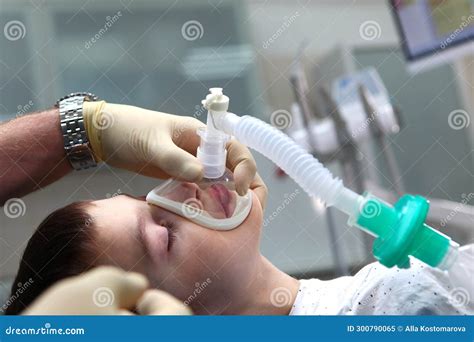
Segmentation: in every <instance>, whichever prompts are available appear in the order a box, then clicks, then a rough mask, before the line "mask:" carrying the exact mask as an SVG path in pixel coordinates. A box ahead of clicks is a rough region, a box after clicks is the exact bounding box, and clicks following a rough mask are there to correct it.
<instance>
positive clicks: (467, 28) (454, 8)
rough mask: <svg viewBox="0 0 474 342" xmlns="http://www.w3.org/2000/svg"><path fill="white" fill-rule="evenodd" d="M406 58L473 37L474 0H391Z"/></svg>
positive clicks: (432, 51) (439, 49) (440, 49)
mask: <svg viewBox="0 0 474 342" xmlns="http://www.w3.org/2000/svg"><path fill="white" fill-rule="evenodd" d="M390 2H391V5H392V9H393V12H394V14H395V19H396V22H397V24H398V29H399V32H400V36H401V41H402V45H403V50H404V53H405V56H406V58H407V59H408V60H409V61H416V60H419V59H421V58H425V57H429V56H430V55H435V54H439V53H441V52H443V51H445V50H449V49H452V48H453V47H456V46H459V45H460V44H462V43H465V42H467V41H471V40H472V39H473V38H474V1H473V0H390Z"/></svg>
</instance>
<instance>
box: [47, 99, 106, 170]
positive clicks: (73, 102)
mask: <svg viewBox="0 0 474 342" xmlns="http://www.w3.org/2000/svg"><path fill="white" fill-rule="evenodd" d="M86 99H87V100H89V99H90V100H93V101H94V100H96V99H97V97H96V96H95V95H92V94H88V93H75V94H70V95H67V96H65V97H63V98H61V99H60V100H58V102H57V103H56V106H57V107H59V117H60V122H61V132H62V135H63V140H64V149H65V150H66V154H67V157H68V159H69V162H70V163H71V165H72V167H73V168H74V170H84V169H88V168H90V167H95V166H97V163H96V161H95V159H94V155H93V154H92V151H91V149H90V146H89V139H88V138H87V133H86V129H85V126H84V118H83V113H82V107H83V104H84V100H86Z"/></svg>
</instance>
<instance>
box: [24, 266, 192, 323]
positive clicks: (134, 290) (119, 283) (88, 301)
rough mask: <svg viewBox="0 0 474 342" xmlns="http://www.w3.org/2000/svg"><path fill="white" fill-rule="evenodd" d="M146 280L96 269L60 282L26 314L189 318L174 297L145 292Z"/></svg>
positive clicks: (108, 268)
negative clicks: (176, 316)
mask: <svg viewBox="0 0 474 342" xmlns="http://www.w3.org/2000/svg"><path fill="white" fill-rule="evenodd" d="M147 288H148V281H147V279H146V278H145V277H144V276H143V275H141V274H138V273H128V272H125V271H123V270H119V269H118V268H114V267H99V268H96V269H94V270H92V271H89V272H87V273H84V274H82V275H79V276H75V277H71V278H67V279H64V280H62V281H59V282H58V283H56V284H55V285H53V286H52V287H50V288H49V289H48V290H46V292H45V293H44V294H42V295H41V296H40V297H39V298H38V299H36V300H35V301H34V302H33V304H32V305H31V306H30V307H28V308H27V309H26V310H25V311H24V313H23V314H25V315H119V314H129V315H131V314H132V313H131V311H130V310H132V309H135V308H137V311H138V313H139V314H144V315H154V314H163V315H165V314H166V315H189V314H191V311H190V310H189V309H188V308H187V307H186V306H185V305H184V304H183V303H181V302H179V301H178V300H177V299H176V298H174V297H172V296H171V295H169V294H166V293H164V292H162V291H158V290H147Z"/></svg>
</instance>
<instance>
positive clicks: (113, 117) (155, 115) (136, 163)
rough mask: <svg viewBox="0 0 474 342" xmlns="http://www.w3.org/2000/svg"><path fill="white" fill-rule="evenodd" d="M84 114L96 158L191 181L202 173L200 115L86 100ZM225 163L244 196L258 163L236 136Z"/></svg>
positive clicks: (165, 176) (198, 177)
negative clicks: (190, 115) (174, 113)
mask: <svg viewBox="0 0 474 342" xmlns="http://www.w3.org/2000/svg"><path fill="white" fill-rule="evenodd" d="M83 115H84V123H85V128H86V131H87V135H88V137H89V140H90V143H91V146H92V150H93V153H94V155H95V156H96V158H97V159H98V160H103V161H105V162H106V163H108V164H110V165H112V166H116V167H120V168H123V169H127V170H130V171H134V172H138V173H141V174H143V175H145V176H151V177H158V178H169V177H171V176H172V177H175V178H178V179H180V180H185V181H190V182H195V181H198V180H200V179H201V178H202V176H203V170H202V166H201V164H200V162H199V161H198V159H197V158H196V157H195V155H196V150H197V148H198V146H199V141H200V139H199V136H198V135H197V134H196V130H197V129H198V128H199V127H203V126H204V124H203V123H202V122H200V121H199V120H197V119H195V118H191V117H185V116H178V115H172V114H165V113H160V112H155V111H151V110H147V109H143V108H138V107H133V106H127V105H120V104H110V103H106V102H104V101H100V102H84V110H83ZM227 167H228V168H229V169H230V170H232V171H233V172H234V180H235V183H236V190H237V192H238V193H239V194H240V195H244V194H245V193H246V192H247V190H248V188H249V185H250V183H251V182H252V181H253V180H254V177H255V173H256V170H257V167H256V165H255V160H254V159H253V157H252V154H251V153H250V151H249V150H248V149H247V148H246V147H245V146H244V145H242V144H240V143H239V142H237V141H236V140H235V139H231V140H230V141H229V142H228V145H227Z"/></svg>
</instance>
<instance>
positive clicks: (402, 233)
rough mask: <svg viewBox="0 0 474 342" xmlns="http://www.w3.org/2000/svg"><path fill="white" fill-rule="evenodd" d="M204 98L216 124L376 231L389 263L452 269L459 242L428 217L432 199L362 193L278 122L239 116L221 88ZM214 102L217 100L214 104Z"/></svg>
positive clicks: (382, 257)
mask: <svg viewBox="0 0 474 342" xmlns="http://www.w3.org/2000/svg"><path fill="white" fill-rule="evenodd" d="M210 91H211V93H210V94H209V95H208V96H207V97H206V100H205V101H204V102H203V104H204V105H205V107H206V108H207V109H208V116H210V118H208V122H211V123H212V129H217V130H220V131H222V132H224V133H226V134H229V135H231V136H235V138H236V139H237V140H239V141H240V142H241V143H243V144H245V145H247V146H248V147H250V148H253V149H255V150H256V151H258V152H260V153H262V154H263V155H265V156H266V157H267V158H269V159H270V160H272V161H273V162H274V163H275V164H277V165H278V166H279V167H281V168H282V169H283V170H284V171H285V172H286V173H287V174H288V175H289V176H290V177H292V178H293V179H294V180H295V181H296V182H297V183H298V184H299V185H300V186H301V187H302V188H303V189H304V190H305V191H306V192H307V193H308V194H309V195H310V196H317V197H319V198H320V199H321V200H323V201H324V202H325V203H326V204H327V205H328V206H334V207H336V208H337V209H339V210H341V211H342V212H344V213H346V214H347V215H348V216H349V221H348V223H349V225H351V226H355V227H358V228H359V229H362V230H364V231H366V232H368V233H369V234H371V235H374V236H375V237H376V240H375V243H374V247H373V253H374V256H375V257H376V258H377V259H378V260H379V261H380V262H381V263H382V264H383V265H385V266H387V267H392V266H395V265H397V266H398V267H401V268H407V267H409V266H410V263H409V258H408V256H409V255H412V256H414V257H416V258H418V259H420V260H421V261H423V262H425V263H427V264H428V265H430V266H433V267H439V268H440V269H449V268H450V267H451V266H452V264H453V263H454V261H455V260H456V257H457V254H458V247H459V245H458V244H457V243H456V242H454V241H452V240H451V239H450V238H449V237H448V236H445V235H444V234H442V233H440V232H438V231H436V230H434V229H433V228H431V227H429V226H428V225H426V224H425V223H424V220H425V218H426V214H427V211H428V207H429V204H428V201H426V200H425V199H424V198H423V197H421V196H412V195H404V196H402V197H401V198H400V200H399V201H398V202H397V203H396V204H395V206H393V207H392V206H390V205H389V204H387V203H385V202H384V201H382V200H380V199H378V198H376V197H374V196H372V195H370V194H368V193H366V194H364V195H359V194H357V193H355V192H354V191H352V190H350V189H348V188H346V187H344V185H343V183H342V181H341V180H340V179H338V178H335V177H333V176H332V174H331V173H330V171H329V170H328V169H326V168H325V167H324V166H323V165H322V164H321V163H320V162H319V161H318V160H317V159H316V158H314V157H313V156H312V155H311V154H309V153H308V152H306V151H305V150H304V149H303V148H301V147H300V146H299V145H298V144H296V143H295V142H294V141H293V140H292V139H290V138H289V137H288V136H286V135H285V134H283V133H282V132H281V131H279V130H278V129H276V128H275V127H272V126H270V125H269V124H267V123H264V122H262V121H260V120H258V119H256V118H254V117H251V116H243V117H239V116H237V115H235V114H233V113H229V112H227V111H225V110H223V109H224V106H221V103H222V102H223V101H228V98H227V97H226V96H225V95H223V93H222V89H221V88H211V89H210ZM214 104H215V106H214Z"/></svg>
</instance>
